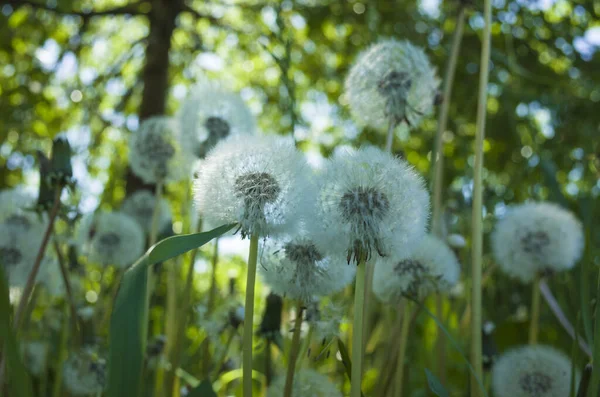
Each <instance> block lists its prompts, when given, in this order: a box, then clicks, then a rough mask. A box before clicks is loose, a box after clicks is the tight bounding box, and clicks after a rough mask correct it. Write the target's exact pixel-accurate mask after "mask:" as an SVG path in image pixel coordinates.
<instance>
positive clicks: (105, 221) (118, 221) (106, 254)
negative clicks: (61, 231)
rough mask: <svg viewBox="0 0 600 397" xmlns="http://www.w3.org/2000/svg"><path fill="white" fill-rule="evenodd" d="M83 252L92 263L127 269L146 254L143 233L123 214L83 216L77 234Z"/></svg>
mask: <svg viewBox="0 0 600 397" xmlns="http://www.w3.org/2000/svg"><path fill="white" fill-rule="evenodd" d="M77 236H78V240H79V242H80V250H81V253H82V254H84V255H87V256H88V259H89V260H90V261H91V262H93V263H98V264H102V265H114V266H117V267H125V266H128V265H131V264H132V263H133V262H135V261H136V260H137V259H138V258H139V257H140V256H141V255H142V253H143V251H144V232H143V231H142V228H141V227H140V225H138V223H137V222H136V221H135V220H134V219H133V218H131V217H130V216H129V215H126V214H125V213H123V212H96V213H94V214H89V215H87V216H86V217H84V218H83V219H82V220H81V222H80V224H79V228H78V231H77Z"/></svg>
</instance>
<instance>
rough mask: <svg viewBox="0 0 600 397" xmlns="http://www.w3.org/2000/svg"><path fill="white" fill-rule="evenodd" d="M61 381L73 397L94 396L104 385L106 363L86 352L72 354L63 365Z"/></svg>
mask: <svg viewBox="0 0 600 397" xmlns="http://www.w3.org/2000/svg"><path fill="white" fill-rule="evenodd" d="M63 379H64V382H65V387H66V389H67V390H68V391H69V393H71V394H72V395H74V396H87V395H90V394H91V395H96V394H98V393H101V392H102V391H103V390H104V388H105V385H106V362H105V361H104V360H102V359H99V358H97V357H96V356H95V354H93V353H92V352H90V351H87V350H83V351H80V352H78V353H75V354H72V355H71V356H70V357H69V359H68V360H67V361H66V362H65V363H64V366H63Z"/></svg>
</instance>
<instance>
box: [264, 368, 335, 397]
mask: <svg viewBox="0 0 600 397" xmlns="http://www.w3.org/2000/svg"><path fill="white" fill-rule="evenodd" d="M284 387H285V376H278V377H277V378H275V379H274V380H273V383H272V384H271V385H270V386H269V388H268V389H267V397H281V396H283V394H284V393H283V392H284ZM292 395H293V396H294V397H342V393H341V392H340V391H339V390H338V388H337V387H336V386H335V385H334V384H333V383H332V382H331V381H330V380H329V378H327V377H326V376H324V375H321V374H320V373H318V372H316V371H314V370H312V369H301V370H299V371H298V372H296V374H295V375H294V383H293V384H292Z"/></svg>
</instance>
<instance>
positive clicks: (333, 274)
mask: <svg viewBox="0 0 600 397" xmlns="http://www.w3.org/2000/svg"><path fill="white" fill-rule="evenodd" d="M259 272H260V274H261V276H262V278H263V280H264V281H265V283H266V284H267V285H268V286H269V287H271V290H273V292H275V293H276V294H279V295H282V296H286V297H289V298H292V299H298V300H301V301H302V302H304V303H308V302H310V301H312V300H313V299H314V298H315V297H320V296H326V295H329V294H332V293H334V292H337V291H339V290H341V289H342V288H344V287H345V286H347V285H348V284H350V283H351V282H352V279H353V278H354V274H355V272H356V267H355V266H348V263H347V262H346V259H345V257H344V256H343V255H340V254H329V253H326V252H324V251H322V250H319V249H318V248H317V247H316V245H315V243H314V242H313V241H312V240H310V239H309V238H307V237H304V236H301V235H300V236H295V237H289V236H285V237H281V238H277V239H273V238H271V239H269V240H268V241H267V242H266V243H265V246H264V251H263V255H262V256H261V266H260V267H259Z"/></svg>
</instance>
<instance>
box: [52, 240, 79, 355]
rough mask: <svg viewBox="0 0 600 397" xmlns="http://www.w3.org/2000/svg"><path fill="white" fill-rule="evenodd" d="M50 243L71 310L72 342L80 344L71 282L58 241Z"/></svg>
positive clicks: (77, 317)
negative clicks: (56, 259)
mask: <svg viewBox="0 0 600 397" xmlns="http://www.w3.org/2000/svg"><path fill="white" fill-rule="evenodd" d="M52 243H53V246H54V251H55V252H56V257H57V258H58V267H59V269H60V274H61V276H62V279H63V283H64V285H65V292H66V297H67V302H68V303H69V309H70V310H71V323H72V324H73V340H74V341H75V342H76V345H77V344H80V343H81V342H82V340H81V338H82V335H81V334H80V331H81V330H82V327H81V323H80V322H79V316H78V315H77V306H76V305H75V299H74V298H73V289H72V288H71V281H70V280H69V273H68V270H67V265H66V263H65V258H64V256H63V254H62V251H61V249H60V245H59V244H58V241H56V239H53V241H52Z"/></svg>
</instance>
